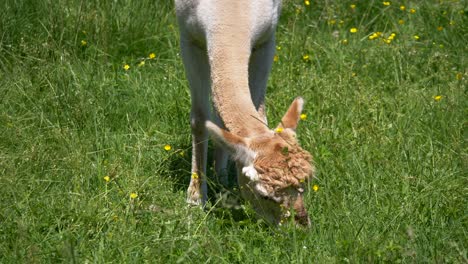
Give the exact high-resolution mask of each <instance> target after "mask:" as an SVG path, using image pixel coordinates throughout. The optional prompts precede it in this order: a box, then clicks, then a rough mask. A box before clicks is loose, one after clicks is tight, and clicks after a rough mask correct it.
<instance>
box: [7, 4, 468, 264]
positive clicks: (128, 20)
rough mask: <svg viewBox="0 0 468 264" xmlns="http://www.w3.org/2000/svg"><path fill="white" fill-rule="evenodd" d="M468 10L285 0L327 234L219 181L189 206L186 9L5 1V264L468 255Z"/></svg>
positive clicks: (283, 80) (285, 23)
mask: <svg viewBox="0 0 468 264" xmlns="http://www.w3.org/2000/svg"><path fill="white" fill-rule="evenodd" d="M466 12H467V3H466V2H465V1H455V0H454V1H435V0H432V1H403V0H401V1H388V2H387V1H372V0H367V1H348V0H346V1H327V0H317V1H312V0H311V1H300V0H297V1H288V0H286V1H284V3H283V13H282V16H281V18H280V24H279V27H278V29H277V47H276V56H275V62H274V65H273V71H272V73H271V76H270V80H269V84H268V89H267V101H266V102H267V114H268V119H269V122H270V125H271V126H274V125H275V124H276V123H277V122H279V120H280V118H281V114H282V113H283V112H284V111H285V110H286V108H287V106H288V105H289V104H290V103H291V101H292V100H293V98H294V97H295V96H296V95H301V96H302V97H303V98H304V99H305V102H306V105H305V114H306V115H307V116H306V117H305V118H304V119H305V120H303V121H301V123H300V125H299V128H298V138H299V141H300V142H301V145H302V146H303V148H304V149H307V150H309V151H310V152H311V153H312V155H313V156H314V160H315V165H316V167H317V171H318V175H317V178H316V179H313V180H312V181H310V182H309V183H308V185H309V190H308V192H307V193H306V195H305V197H306V199H305V203H306V206H307V208H308V211H309V214H310V217H311V220H312V228H311V229H310V230H303V229H300V228H296V227H295V226H294V225H293V224H292V223H285V224H284V225H283V226H281V227H279V228H270V227H268V226H266V225H265V224H264V223H262V221H259V220H257V219H256V218H255V216H254V214H253V210H252V209H251V208H250V206H249V205H248V204H245V203H242V202H240V203H239V202H238V201H237V200H238V192H237V190H236V186H235V184H233V183H232V184H231V186H229V187H228V188H227V189H224V188H222V187H220V186H219V184H217V182H216V180H215V178H214V177H213V173H212V172H210V173H209V177H210V184H209V185H210V198H211V200H210V202H209V204H208V206H207V209H206V210H205V211H203V210H201V209H200V208H197V207H189V206H187V204H186V203H185V198H186V189H187V187H188V182H189V179H190V157H191V140H190V125H189V112H190V97H189V89H188V84H187V81H186V78H185V75H184V69H183V66H182V62H181V58H180V54H179V42H178V38H179V37H178V30H177V23H176V21H175V12H174V8H173V3H172V1H163V0H154V1H149V0H141V1H130V0H116V1H97V0H89V1H79V0H67V1H65V0H54V1H52V0H37V1H36V0H4V1H1V2H0V263H55V262H72V263H111V262H112V263H142V262H145V263H204V262H207V263H347V262H350V263H362V262H364V263H380V262H388V263H421V262H422V263H425V262H430V263H466V262H468V257H467V247H468V238H467V236H468V234H467V230H468V223H467V222H468V219H467V212H468V210H467V202H468V201H467V200H468V199H467V198H468V189H467V186H468V181H467V145H466V142H465V139H466V135H467V134H466V124H467V119H466V116H467V97H466V92H467V90H466V89H467V78H468V65H467V51H468V49H467V47H468V46H467V43H468V22H467V14H466Z"/></svg>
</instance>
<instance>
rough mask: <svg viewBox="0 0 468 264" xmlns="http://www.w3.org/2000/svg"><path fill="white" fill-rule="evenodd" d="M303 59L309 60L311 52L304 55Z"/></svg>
mask: <svg viewBox="0 0 468 264" xmlns="http://www.w3.org/2000/svg"><path fill="white" fill-rule="evenodd" d="M302 60H304V61H309V60H310V57H309V54H304V55H302Z"/></svg>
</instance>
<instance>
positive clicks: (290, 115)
mask: <svg viewBox="0 0 468 264" xmlns="http://www.w3.org/2000/svg"><path fill="white" fill-rule="evenodd" d="M303 107H304V99H302V97H297V98H296V99H294V101H293V102H292V104H291V106H289V109H288V111H286V113H285V114H284V116H283V118H281V123H280V124H278V127H277V128H276V129H277V130H278V129H285V128H290V129H292V130H294V131H295V130H296V128H297V123H299V119H300V118H301V113H302V108H303Z"/></svg>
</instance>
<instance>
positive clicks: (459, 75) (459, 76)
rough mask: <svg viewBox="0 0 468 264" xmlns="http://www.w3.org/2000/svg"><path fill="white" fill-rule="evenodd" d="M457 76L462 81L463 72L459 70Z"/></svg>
mask: <svg viewBox="0 0 468 264" xmlns="http://www.w3.org/2000/svg"><path fill="white" fill-rule="evenodd" d="M455 78H457V80H459V81H461V79H463V74H462V73H461V72H457V74H456V75H455Z"/></svg>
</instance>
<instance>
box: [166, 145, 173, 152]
mask: <svg viewBox="0 0 468 264" xmlns="http://www.w3.org/2000/svg"><path fill="white" fill-rule="evenodd" d="M171 149H172V147H171V145H165V146H164V150H166V151H169V150H171Z"/></svg>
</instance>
